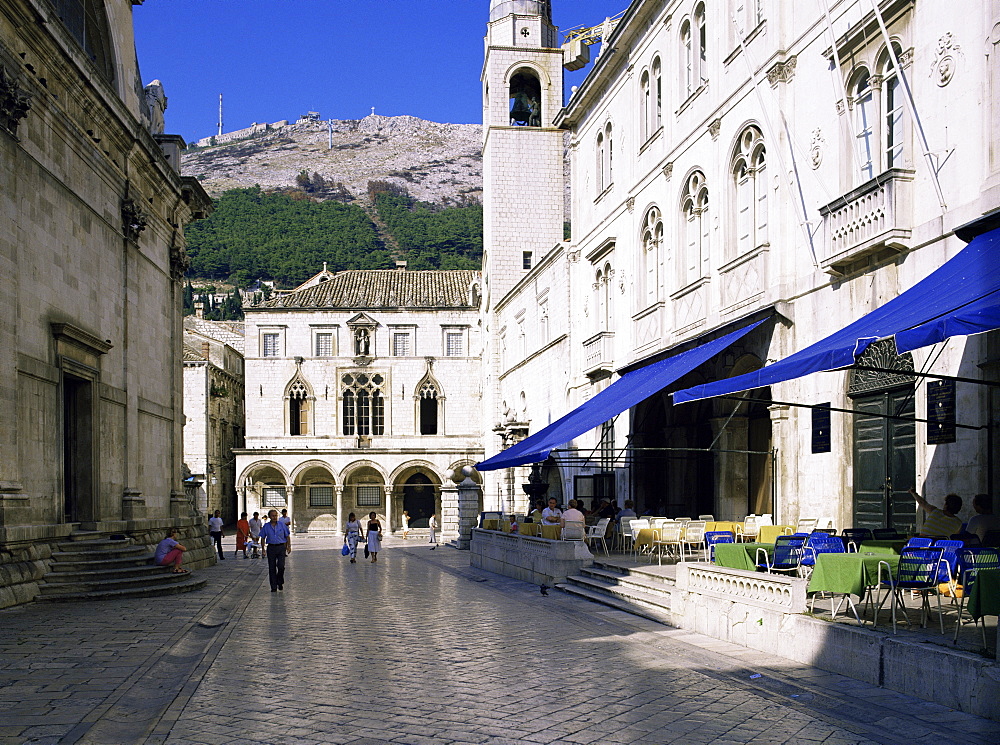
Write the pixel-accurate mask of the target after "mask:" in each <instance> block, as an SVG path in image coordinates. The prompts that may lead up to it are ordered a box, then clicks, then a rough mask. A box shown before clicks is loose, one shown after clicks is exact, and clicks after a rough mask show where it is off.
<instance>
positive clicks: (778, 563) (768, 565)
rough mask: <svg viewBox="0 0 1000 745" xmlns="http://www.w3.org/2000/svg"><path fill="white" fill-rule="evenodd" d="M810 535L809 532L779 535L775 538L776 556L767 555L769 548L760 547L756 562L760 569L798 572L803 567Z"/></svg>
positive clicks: (771, 571) (770, 571)
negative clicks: (805, 546)
mask: <svg viewBox="0 0 1000 745" xmlns="http://www.w3.org/2000/svg"><path fill="white" fill-rule="evenodd" d="M808 537H809V534H808V533H793V534H792V535H779V536H778V537H777V538H775V540H774V558H771V557H769V556H768V555H767V549H765V548H758V549H757V558H756V561H755V562H754V563H755V564H756V565H757V568H758V569H763V570H764V571H766V572H768V573H773V572H794V573H796V574H798V573H799V571H800V570H801V567H802V554H803V546H804V545H805V542H806V539H807V538H808Z"/></svg>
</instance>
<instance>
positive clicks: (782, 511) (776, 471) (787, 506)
mask: <svg viewBox="0 0 1000 745" xmlns="http://www.w3.org/2000/svg"><path fill="white" fill-rule="evenodd" d="M767 411H768V413H769V414H770V416H771V447H772V448H774V449H775V450H777V454H776V455H775V456H774V461H773V462H772V464H771V465H772V468H771V478H772V479H774V504H772V505H771V512H773V513H774V524H775V525H788V524H789V523H794V522H795V521H794V520H792V519H791V518H792V515H795V517H796V519H798V514H799V506H798V486H797V485H798V479H797V471H792V472H790V473H788V472H786V471H785V469H784V468H782V467H781V464H780V463H779V462H778V459H779V458H780V457H781V453H782V452H786V453H787V452H790V448H783V447H782V446H783V441H782V440H783V438H784V437H786V436H792V437H793V436H794V428H792V427H789V426H787V425H788V418H789V415H790V413H791V412H790V407H788V406H783V405H780V404H771V405H770V406H768V407H767ZM786 494H787V495H789V496H788V498H785V497H784V495H786Z"/></svg>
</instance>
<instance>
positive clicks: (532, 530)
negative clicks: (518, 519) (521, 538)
mask: <svg viewBox="0 0 1000 745" xmlns="http://www.w3.org/2000/svg"><path fill="white" fill-rule="evenodd" d="M541 528H542V526H541V524H539V523H518V524H517V532H518V533H520V534H521V535H538V534H539V533H540V532H541Z"/></svg>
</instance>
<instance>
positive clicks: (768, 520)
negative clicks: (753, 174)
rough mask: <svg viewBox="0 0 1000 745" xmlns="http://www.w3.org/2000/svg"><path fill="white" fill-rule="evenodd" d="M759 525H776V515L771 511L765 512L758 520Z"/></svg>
mask: <svg viewBox="0 0 1000 745" xmlns="http://www.w3.org/2000/svg"><path fill="white" fill-rule="evenodd" d="M757 524H758V525H774V515H773V514H772V513H770V512H765V513H764V514H763V515H761V516H760V518H759V519H758V520H757Z"/></svg>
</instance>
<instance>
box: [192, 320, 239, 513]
mask: <svg viewBox="0 0 1000 745" xmlns="http://www.w3.org/2000/svg"><path fill="white" fill-rule="evenodd" d="M243 395H244V391H243V324H242V323H239V322H234V321H208V320H205V319H204V318H199V317H197V316H188V317H186V318H185V319H184V469H185V475H186V479H188V483H190V484H191V485H192V486H193V485H194V484H195V483H198V484H200V486H198V487H195V489H196V494H197V502H196V504H195V507H196V508H197V509H198V511H199V512H202V513H204V514H206V515H208V514H211V513H213V512H214V511H215V510H222V517H223V519H224V520H225V521H226V524H227V525H230V524H233V523H235V522H236V520H237V519H238V518H239V511H238V509H237V506H238V505H237V498H236V456H234V455H233V449H234V448H242V447H243V435H244V432H245V430H246V417H245V416H244V413H243Z"/></svg>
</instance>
